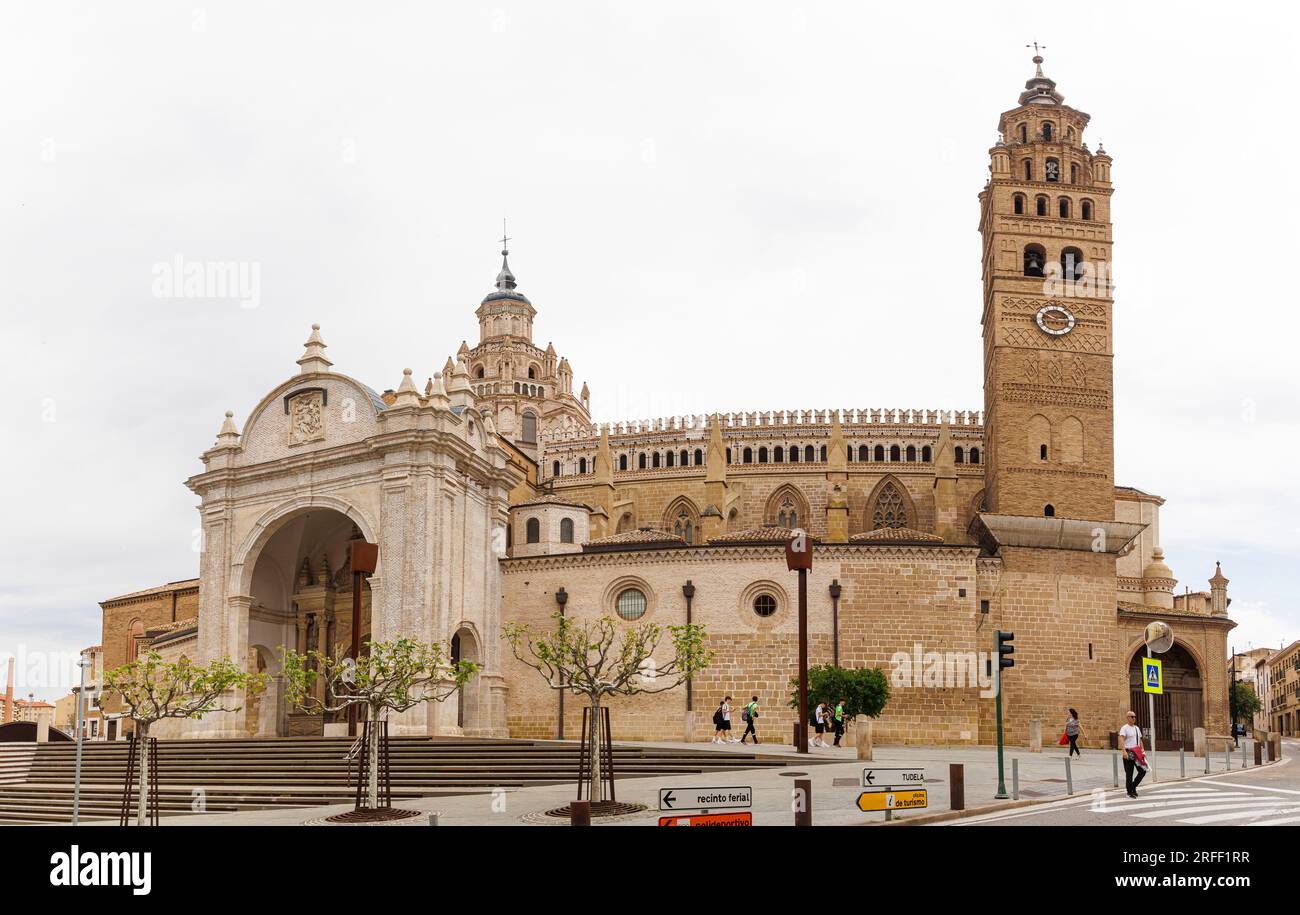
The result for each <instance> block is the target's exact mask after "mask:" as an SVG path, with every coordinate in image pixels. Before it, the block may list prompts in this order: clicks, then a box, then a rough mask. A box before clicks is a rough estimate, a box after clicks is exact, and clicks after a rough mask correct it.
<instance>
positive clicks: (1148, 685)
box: [1142, 658, 1165, 696]
mask: <svg viewBox="0 0 1300 915" xmlns="http://www.w3.org/2000/svg"><path fill="white" fill-rule="evenodd" d="M1161 673H1162V672H1161V670H1160V661H1159V660H1157V659H1156V658H1143V659H1142V691H1143V692H1144V693H1155V694H1156V695H1157V696H1159V695H1161V694H1163V693H1164V691H1165V687H1164V680H1163V678H1162V676H1161Z"/></svg>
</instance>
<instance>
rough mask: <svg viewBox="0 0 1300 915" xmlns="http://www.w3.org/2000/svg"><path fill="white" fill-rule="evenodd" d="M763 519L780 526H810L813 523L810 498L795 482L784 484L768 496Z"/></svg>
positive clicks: (765, 521)
mask: <svg viewBox="0 0 1300 915" xmlns="http://www.w3.org/2000/svg"><path fill="white" fill-rule="evenodd" d="M763 521H764V523H766V524H775V525H777V526H778V527H799V528H804V527H808V526H809V525H810V524H811V523H812V518H811V516H810V510H809V508H808V499H807V498H805V497H804V494H803V493H802V492H801V491H800V490H799V487H797V486H795V485H794V484H792V483H785V484H782V485H781V486H779V487H777V489H776V490H775V491H774V492H773V493H772V494H771V495H770V496H768V497H767V504H766V506H764V508H763Z"/></svg>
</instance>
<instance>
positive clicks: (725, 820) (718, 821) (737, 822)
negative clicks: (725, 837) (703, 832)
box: [659, 810, 754, 826]
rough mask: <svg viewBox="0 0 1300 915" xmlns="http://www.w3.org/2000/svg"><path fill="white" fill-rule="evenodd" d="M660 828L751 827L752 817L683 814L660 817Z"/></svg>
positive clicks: (747, 814) (748, 813)
mask: <svg viewBox="0 0 1300 915" xmlns="http://www.w3.org/2000/svg"><path fill="white" fill-rule="evenodd" d="M659 825H660V826H753V825H754V815H753V814H752V813H750V812H749V811H748V810H746V811H745V812H744V813H684V814H681V815H679V816H670V817H660V818H659Z"/></svg>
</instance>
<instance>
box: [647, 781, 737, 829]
mask: <svg viewBox="0 0 1300 915" xmlns="http://www.w3.org/2000/svg"><path fill="white" fill-rule="evenodd" d="M753 804H754V789H753V788H752V787H749V786H745V787H737V788H695V787H689V788H660V789H659V809H660V810H662V811H664V812H665V813H666V814H667V813H668V811H673V813H671V814H668V815H666V816H661V817H660V818H659V825H660V826H753V825H754V814H753V813H751V812H750V811H749V810H744V811H743V812H740V813H713V812H712V811H714V810H726V809H734V808H738V807H752V806H753ZM683 810H691V811H693V810H699V811H701V812H700V813H694V812H689V813H679V812H677V811H683Z"/></svg>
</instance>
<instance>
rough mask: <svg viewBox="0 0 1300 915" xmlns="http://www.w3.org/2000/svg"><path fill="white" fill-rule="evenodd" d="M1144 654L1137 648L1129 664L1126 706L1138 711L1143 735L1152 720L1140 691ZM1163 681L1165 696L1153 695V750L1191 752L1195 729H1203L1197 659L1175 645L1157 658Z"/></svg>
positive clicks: (1147, 731) (1148, 729)
mask: <svg viewBox="0 0 1300 915" xmlns="http://www.w3.org/2000/svg"><path fill="white" fill-rule="evenodd" d="M1145 655H1146V652H1145V650H1143V649H1139V650H1138V651H1136V652H1134V654H1133V658H1132V660H1131V661H1130V662H1129V668H1128V682H1129V707H1130V708H1132V709H1133V711H1135V712H1137V716H1138V724H1139V725H1140V726H1141V728H1142V733H1143V734H1148V733H1150V727H1151V721H1150V717H1149V708H1150V706H1149V704H1148V702H1147V694H1146V693H1145V692H1143V690H1142V659H1143V658H1144V657H1145ZM1157 657H1158V658H1159V660H1160V664H1161V668H1162V675H1163V679H1164V693H1162V694H1161V695H1158V696H1155V708H1156V728H1155V738H1156V749H1157V750H1177V749H1178V748H1179V747H1183V748H1184V749H1187V750H1190V749H1192V748H1193V747H1194V746H1195V743H1194V740H1193V737H1194V733H1193V732H1194V731H1195V730H1196V728H1199V727H1204V722H1205V694H1204V689H1203V688H1202V683H1201V671H1200V667H1199V665H1197V663H1196V659H1195V658H1194V657H1192V653H1191V652H1190V651H1188V650H1187V648H1186V647H1184V646H1183V645H1180V644H1179V643H1177V642H1175V643H1174V644H1173V646H1172V647H1170V649H1169V650H1168V651H1166V652H1165V653H1164V654H1162V655H1157Z"/></svg>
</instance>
